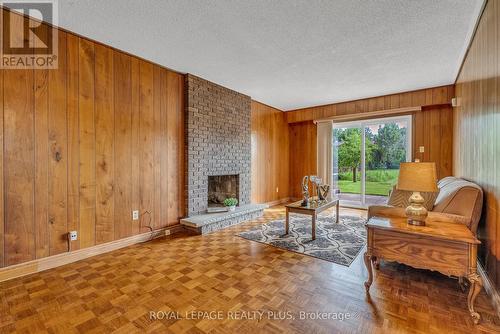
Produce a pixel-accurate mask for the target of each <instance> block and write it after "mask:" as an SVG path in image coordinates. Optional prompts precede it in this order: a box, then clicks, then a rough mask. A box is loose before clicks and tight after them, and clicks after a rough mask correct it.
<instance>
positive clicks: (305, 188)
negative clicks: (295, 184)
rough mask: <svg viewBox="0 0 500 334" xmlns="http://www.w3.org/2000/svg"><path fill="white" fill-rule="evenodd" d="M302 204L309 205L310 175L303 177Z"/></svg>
mask: <svg viewBox="0 0 500 334" xmlns="http://www.w3.org/2000/svg"><path fill="white" fill-rule="evenodd" d="M302 197H303V199H302V206H307V205H309V176H307V175H306V176H304V177H303V178H302Z"/></svg>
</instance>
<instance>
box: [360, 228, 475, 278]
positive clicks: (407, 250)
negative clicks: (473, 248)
mask: <svg viewBox="0 0 500 334" xmlns="http://www.w3.org/2000/svg"><path fill="white" fill-rule="evenodd" d="M370 232H371V233H373V235H372V238H371V240H370V244H371V245H369V246H371V248H372V255H374V256H377V257H380V258H382V259H385V260H389V261H397V262H400V263H404V264H407V265H410V266H412V267H415V268H422V269H431V270H437V271H439V272H441V273H443V274H446V275H456V276H464V275H466V274H467V272H468V271H467V269H468V247H469V245H468V244H467V243H462V242H455V241H451V240H439V239H434V238H429V237H421V236H418V235H412V234H406V233H399V232H392V231H384V230H372V231H370Z"/></svg>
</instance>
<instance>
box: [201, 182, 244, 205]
mask: <svg viewBox="0 0 500 334" xmlns="http://www.w3.org/2000/svg"><path fill="white" fill-rule="evenodd" d="M239 187H240V176H239V175H210V176H208V208H211V207H220V206H224V200H225V199H226V198H231V197H232V198H236V199H237V200H238V203H239V194H240V190H239Z"/></svg>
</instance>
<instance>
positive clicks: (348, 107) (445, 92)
mask: <svg viewBox="0 0 500 334" xmlns="http://www.w3.org/2000/svg"><path fill="white" fill-rule="evenodd" d="M453 97H454V86H453V85H449V86H442V87H435V88H428V89H421V90H416V91H411V92H404V93H399V94H392V95H385V96H378V97H371V98H367V99H361V100H356V101H348V102H342V103H335V104H328V105H324V106H317V107H310V108H303V109H297V110H290V111H287V113H286V115H287V121H288V123H296V122H304V121H312V120H318V119H322V118H327V117H332V116H340V115H351V114H362V113H365V112H371V111H380V110H390V109H398V108H407V107H429V106H436V105H449V104H451V99H452V98H453Z"/></svg>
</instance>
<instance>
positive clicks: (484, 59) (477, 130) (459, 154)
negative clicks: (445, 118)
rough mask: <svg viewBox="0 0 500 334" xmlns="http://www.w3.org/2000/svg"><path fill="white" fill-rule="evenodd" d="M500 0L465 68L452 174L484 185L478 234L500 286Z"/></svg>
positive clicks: (490, 6)
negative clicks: (483, 200)
mask: <svg viewBox="0 0 500 334" xmlns="http://www.w3.org/2000/svg"><path fill="white" fill-rule="evenodd" d="M499 40H500V2H499V1H488V3H487V4H486V7H485V9H484V12H483V15H482V17H481V20H480V22H479V25H478V27H477V31H476V34H475V36H474V39H473V41H472V44H471V47H470V49H469V51H468V54H467V56H466V58H465V61H464V64H463V67H462V69H461V71H460V74H459V77H458V80H457V85H456V94H457V97H458V99H459V106H458V107H457V108H455V110H454V126H453V132H454V137H455V138H456V140H455V141H454V145H453V161H454V164H453V171H454V172H453V173H454V175H456V176H458V177H463V178H466V179H468V180H471V181H473V182H476V183H477V184H479V185H480V186H481V187H482V188H483V190H484V192H485V204H484V211H483V216H482V220H481V222H480V223H479V230H478V235H479V238H480V240H481V242H482V244H481V246H480V248H479V250H480V251H479V253H480V261H481V262H482V263H483V264H484V266H485V268H486V271H487V273H488V276H489V277H490V279H491V280H492V282H494V284H495V285H496V287H497V289H500V226H499V225H500V134H499V133H500V42H499Z"/></svg>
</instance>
